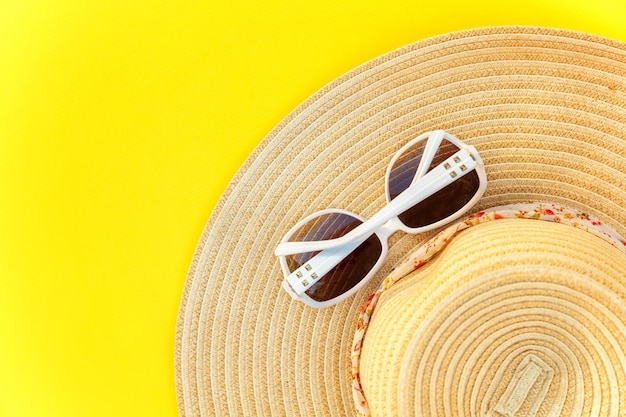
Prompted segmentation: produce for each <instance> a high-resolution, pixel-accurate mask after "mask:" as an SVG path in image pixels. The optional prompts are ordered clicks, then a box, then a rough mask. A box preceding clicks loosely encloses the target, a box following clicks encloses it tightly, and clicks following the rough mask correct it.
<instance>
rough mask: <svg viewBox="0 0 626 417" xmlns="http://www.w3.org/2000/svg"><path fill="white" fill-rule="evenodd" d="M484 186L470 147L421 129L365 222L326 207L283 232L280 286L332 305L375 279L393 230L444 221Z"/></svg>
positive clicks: (394, 164)
mask: <svg viewBox="0 0 626 417" xmlns="http://www.w3.org/2000/svg"><path fill="white" fill-rule="evenodd" d="M486 187H487V175H486V173H485V168H484V165H483V162H482V160H481V159H480V156H479V155H478V152H477V151H476V149H475V148H474V147H473V146H469V145H466V144H464V143H463V142H461V141H460V140H459V139H457V138H456V137H454V136H452V135H451V134H449V133H447V132H444V131H443V130H436V131H433V132H427V133H424V134H422V135H420V136H418V137H417V138H415V139H413V140H412V141H411V142H409V143H407V144H406V145H405V146H403V147H402V149H400V150H399V151H398V152H397V153H396V154H395V155H394V157H393V158H392V159H391V162H390V163H389V166H388V167H387V172H386V174H385V189H386V197H387V205H386V206H385V207H384V208H383V209H381V210H380V211H378V212H377V213H376V214H374V215H373V216H372V217H371V218H370V219H369V220H366V219H364V218H363V217H361V216H359V215H357V214H354V213H351V212H349V211H345V210H339V209H327V210H322V211H319V212H316V213H314V214H311V215H310V216H308V217H306V218H304V219H302V220H301V221H300V222H298V223H297V224H296V225H295V226H294V227H293V228H291V229H290V230H289V231H288V232H287V233H286V235H285V237H284V238H283V240H282V241H281V243H280V244H279V245H278V247H277V248H276V251H275V254H276V256H278V257H279V259H280V264H281V267H282V269H283V273H284V274H285V279H284V281H283V284H282V286H283V288H284V289H285V290H286V291H287V292H288V293H289V294H290V295H291V296H292V297H293V298H294V299H296V300H299V301H302V302H304V303H305V304H307V305H309V306H311V307H316V308H321V307H328V306H331V305H333V304H336V303H338V302H340V301H342V300H344V299H346V298H348V297H350V296H351V295H352V294H354V293H355V292H357V291H358V290H359V289H360V288H361V287H362V286H363V285H364V284H365V283H366V282H367V281H368V280H369V279H370V278H371V277H372V276H374V274H375V273H376V272H377V271H378V269H379V268H380V267H381V265H382V263H383V261H384V259H385V257H386V255H387V251H388V243H387V241H388V239H389V237H390V236H391V235H392V234H393V233H395V232H397V231H404V232H406V233H412V234H415V233H421V232H425V231H428V230H432V229H436V228H438V227H440V226H443V225H444V224H446V223H448V222H450V221H452V220H455V219H457V218H458V217H460V216H461V215H462V214H463V213H465V212H466V211H467V210H469V209H470V208H471V207H472V206H473V205H474V204H476V202H477V201H478V199H480V197H481V196H482V195H483V193H484V192H485V188H486Z"/></svg>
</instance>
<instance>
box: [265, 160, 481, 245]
mask: <svg viewBox="0 0 626 417" xmlns="http://www.w3.org/2000/svg"><path fill="white" fill-rule="evenodd" d="M475 167H476V161H475V160H474V159H473V158H472V157H471V156H470V154H469V153H468V152H467V151H465V150H460V151H459V152H457V153H455V154H454V155H452V156H451V157H450V158H448V159H447V160H446V161H444V162H443V163H441V164H440V165H438V166H436V167H435V168H434V169H432V170H431V171H430V172H429V173H428V174H426V175H425V176H424V177H422V178H421V179H420V180H419V181H418V182H417V183H416V184H413V185H411V186H410V187H409V188H407V189H406V190H405V191H403V192H402V193H400V194H399V195H398V196H397V197H396V198H395V199H393V200H392V201H391V202H390V203H389V204H387V206H385V207H384V208H383V209H382V210H380V211H379V212H378V213H376V214H375V215H374V216H372V218H370V219H369V220H367V221H365V222H363V223H362V224H360V225H359V226H357V227H356V228H354V229H353V230H352V231H350V232H348V233H346V234H345V235H344V236H342V237H340V238H336V239H329V240H320V241H309V242H283V243H281V244H280V245H278V247H277V248H276V251H275V254H276V256H287V255H293V254H297V253H306V252H316V251H322V250H326V249H330V248H334V247H338V246H341V245H345V244H347V243H349V242H354V241H356V240H361V241H363V240H365V237H367V236H370V235H371V234H372V233H375V232H376V230H377V229H378V228H379V227H381V226H382V225H383V224H385V223H386V222H387V221H388V220H389V219H391V218H393V217H396V216H398V215H399V214H401V213H403V212H404V211H406V210H408V209H409V208H411V207H413V206H414V205H416V204H417V203H419V202H421V201H423V200H425V199H426V198H428V197H430V196H431V195H432V194H434V193H436V192H437V191H439V190H441V189H442V188H444V187H446V186H448V185H449V184H451V183H452V182H454V181H455V180H457V179H459V178H460V177H462V176H463V175H465V174H467V173H468V172H470V171H471V170H472V169H475Z"/></svg>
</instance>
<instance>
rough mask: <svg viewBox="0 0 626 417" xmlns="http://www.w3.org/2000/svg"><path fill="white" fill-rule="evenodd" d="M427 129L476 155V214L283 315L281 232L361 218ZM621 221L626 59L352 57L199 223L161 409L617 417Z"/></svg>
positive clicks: (611, 44)
mask: <svg viewBox="0 0 626 417" xmlns="http://www.w3.org/2000/svg"><path fill="white" fill-rule="evenodd" d="M437 129H443V130H446V131H448V132H450V133H451V134H453V135H454V136H456V137H457V138H459V139H461V140H462V141H464V142H465V143H467V144H469V145H472V146H474V147H475V148H476V149H477V150H478V152H479V153H480V156H481V158H482V160H483V161H484V165H485V170H486V173H487V178H488V185H487V189H486V192H485V194H484V196H483V197H482V198H481V199H480V200H479V202H478V203H477V205H476V206H474V207H473V208H472V209H471V210H470V212H468V213H467V216H466V217H464V218H462V219H461V220H457V221H455V222H454V223H452V224H450V225H448V226H444V229H443V230H437V231H432V232H426V233H422V234H418V235H410V234H403V233H398V234H395V235H394V236H392V239H391V241H390V242H389V243H390V247H389V253H388V257H387V258H386V260H385V262H384V264H383V266H382V268H381V269H380V270H379V272H378V273H377V274H376V276H375V277H374V278H373V279H371V280H370V281H369V282H368V283H367V284H366V285H365V286H364V287H363V288H362V289H361V290H359V291H358V292H357V293H356V294H355V295H354V296H352V297H350V298H348V299H347V300H345V301H343V302H341V303H338V304H336V305H334V306H331V307H328V308H323V309H314V308H311V307H308V306H306V305H305V304H303V303H300V302H298V301H295V300H293V299H292V298H291V297H290V296H289V295H288V294H287V293H286V292H285V291H284V290H283V289H282V288H281V283H282V281H283V273H282V271H281V266H280V263H279V261H278V259H277V258H276V256H274V250H275V248H276V246H277V245H278V244H279V242H280V241H281V239H282V238H283V236H284V234H285V233H286V232H287V231H288V230H289V229H290V228H291V227H292V226H293V225H294V224H295V223H297V222H298V221H299V220H300V219H302V218H304V217H306V216H307V215H310V214H311V213H313V212H315V211H318V210H322V209H326V208H338V209H346V210H350V211H351V212H354V213H358V214H360V215H362V216H364V217H365V218H368V217H370V216H371V215H372V214H373V213H375V212H376V211H378V210H379V209H380V208H381V207H383V206H384V205H385V202H386V199H385V185H384V181H385V171H386V168H387V164H388V163H389V160H390V159H391V157H392V156H393V155H394V153H395V152H396V151H397V150H398V149H400V148H401V147H402V146H403V145H404V144H406V143H407V142H409V141H410V140H411V139H413V138H415V137H417V136H418V135H420V134H423V133H424V132H427V131H433V130H437ZM625 207H626V44H623V43H620V42H617V41H612V40H608V39H604V38H601V37H598V36H592V35H587V34H582V33H576V32H570V31H563V30H555V29H545V28H526V27H524V28H520V27H503V28H485V29H478V30H471V31H464V32H459V33H453V34H449V35H444V36H439V37H435V38H431V39H427V40H423V41H420V42H417V43H415V44H412V45H408V46H406V47H404V48H401V49H399V50H396V51H393V52H390V53H388V54H386V55H384V56H381V57H379V58H377V59H374V60H373V61H371V62H368V63H365V64H364V65H362V66H360V67H358V68H356V69H354V70H353V71H351V72H349V73H348V74H346V75H344V76H342V77H341V78H339V79H337V80H336V81H334V82H332V83H330V84H329V85H327V86H326V87H324V88H323V89H322V90H320V91H319V92H318V93H316V94H315V95H314V96H312V97H311V98H310V99H308V100H307V101H306V102H304V103H303V104H302V105H301V106H299V107H298V108H296V109H295V110H294V111H293V112H292V113H291V114H289V115H288V116H287V117H286V118H285V119H284V120H283V121H282V122H281V123H280V124H279V125H278V126H277V127H276V128H275V129H274V130H273V131H272V132H271V133H270V134H269V135H268V136H267V137H266V138H265V139H264V140H263V141H262V142H261V144H260V145H259V146H258V148H257V149H256V150H255V151H254V153H253V154H252V156H251V157H250V158H249V159H248V160H247V161H246V163H245V164H244V165H243V167H242V168H241V170H240V171H239V172H238V174H237V175H236V177H235V178H234V179H233V181H232V182H231V184H230V186H229V188H228V190H227V191H226V193H225V194H224V196H223V197H222V198H221V200H220V202H219V203H218V206H217V207H216V209H215V211H214V213H213V214H212V216H211V218H210V219H209V221H208V223H207V225H206V228H205V230H204V232H203V234H202V238H201V240H200V242H199V244H198V247H197V251H196V254H195V256H194V258H193V261H192V264H191V267H190V269H189V274H188V278H187V282H186V285H185V289H184V293H183V296H182V301H181V306H180V311H179V319H178V326H177V334H176V383H177V394H178V403H179V413H180V415H181V416H185V417H190V416H261V415H273V416H350V415H355V414H357V413H363V414H367V413H369V412H371V413H372V415H378V416H393V415H401V416H404V415H411V416H412V415H418V416H422V415H423V416H429V415H430V416H471V415H476V416H481V417H482V416H513V415H514V416H534V415H537V416H556V415H568V416H569V415H572V416H582V415H584V416H587V415H589V416H591V415H594V416H595V415H597V416H613V415H614V416H620V415H626V254H625V252H624V251H625V248H626V242H624V241H623V238H622V236H626V210H625ZM394 267H396V268H395V269H394ZM392 284H393V285H392ZM372 294H374V295H372ZM373 301H374V302H373ZM374 307H375V309H374Z"/></svg>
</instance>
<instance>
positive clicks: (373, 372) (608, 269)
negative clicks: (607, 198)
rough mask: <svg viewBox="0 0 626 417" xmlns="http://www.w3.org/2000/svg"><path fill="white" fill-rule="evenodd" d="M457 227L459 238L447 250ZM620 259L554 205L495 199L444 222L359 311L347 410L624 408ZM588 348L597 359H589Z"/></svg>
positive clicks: (486, 412) (619, 241)
mask: <svg viewBox="0 0 626 417" xmlns="http://www.w3.org/2000/svg"><path fill="white" fill-rule="evenodd" d="M522 219H524V220H525V221H522ZM528 220H539V221H538V222H530V223H531V224H530V225H529V224H528V223H529V222H528ZM547 222H549V223H551V225H550V227H546V225H541V223H547ZM496 224H497V225H496ZM479 225H482V226H479ZM553 225H556V226H557V227H556V228H554V227H552V226H553ZM470 231H471V236H468V235H467V234H468V232H470ZM581 231H582V233H580V232H581ZM461 235H463V236H464V241H465V244H464V246H463V245H452V244H451V243H452V242H455V241H456V240H457V239H458V238H459V236H461ZM574 242H579V244H578V245H577V246H574V248H571V247H572V245H573V243H574ZM455 243H456V242H455ZM448 246H450V247H448ZM568 247H569V248H568ZM444 248H445V249H444ZM570 248H571V249H570ZM449 251H452V252H454V253H453V254H450V253H447V252H449ZM598 251H602V252H603V254H604V255H605V256H603V257H600V256H598V257H596V255H595V254H596V252H598ZM442 252H443V253H442ZM444 254H445V259H441V260H438V257H439V256H444ZM625 255H626V240H625V239H624V238H623V237H622V236H620V235H619V234H618V233H616V232H615V231H613V230H612V229H611V228H609V227H607V226H606V225H604V224H603V223H602V222H601V221H599V220H597V219H593V218H592V217H590V216H589V215H588V214H586V213H583V212H578V211H575V210H571V209H567V208H564V207H562V206H558V205H555V204H545V203H534V204H515V205H510V206H500V207H495V208H492V209H488V210H485V211H481V212H478V213H475V214H472V215H470V216H468V217H466V218H465V219H464V220H462V221H459V222H457V223H455V224H452V225H450V226H448V227H446V228H445V229H444V230H442V231H441V232H439V233H438V234H437V235H436V236H434V237H433V238H432V239H430V240H428V241H427V242H426V243H425V244H423V245H421V246H420V247H419V248H418V249H417V250H415V251H414V252H413V253H411V255H410V256H409V257H408V258H407V259H406V260H405V261H404V262H402V263H401V264H400V265H399V266H398V267H397V268H395V269H394V270H393V271H392V272H391V273H390V274H389V275H388V276H387V278H385V279H384V280H383V281H382V282H381V284H380V285H379V287H378V289H377V290H376V291H375V292H374V293H373V294H372V295H371V296H370V297H369V298H368V300H367V302H366V303H365V305H364V307H363V310H362V312H361V314H360V317H359V319H358V321H357V328H356V333H355V336H354V342H353V347H352V353H351V358H352V359H351V361H352V377H353V380H352V390H353V395H354V400H355V407H356V410H357V413H358V415H361V416H370V415H445V416H460V415H480V416H509V415H516V416H517V415H533V416H535V415H544V414H537V413H538V411H539V410H540V409H541V410H544V411H545V410H551V412H552V414H550V413H548V414H545V415H587V414H584V413H583V414H579V412H582V410H585V409H589V407H591V406H595V407H596V409H597V410H598V411H601V412H600V414H594V415H610V411H611V410H613V411H615V410H618V409H619V410H621V413H623V412H624V411H626V405H625V404H624V401H623V400H622V401H621V402H620V401H619V398H620V393H621V394H622V395H623V393H624V392H625V391H626V379H625V377H626V351H625V350H624V349H626V345H625V344H623V343H622V344H620V343H619V342H620V341H624V340H626V339H624V338H626V321H623V320H625V319H626V279H624V277H626V256H625ZM561 258H563V259H568V258H569V261H567V262H563V260H562V259H561ZM607 258H608V259H607ZM459 259H460V260H461V262H460V263H459V264H457V262H459ZM473 259H475V260H476V262H474V265H473V267H468V266H467V264H469V263H472V260H473ZM607 261H610V262H607ZM603 262H606V263H608V265H605V264H603ZM433 263H437V265H431V264H433ZM422 270H423V272H418V271H422ZM405 280H406V281H407V282H403V281H405ZM398 287H402V288H398ZM598 295H600V296H598ZM435 300H438V302H436V303H435ZM379 304H380V306H379ZM598 311H600V312H601V314H599V313H598ZM374 312H376V313H375V314H374ZM573 312H577V313H576V314H574V313H573ZM585 314H586V316H585ZM602 315H606V317H602ZM374 318H375V319H374ZM602 319H606V321H607V323H606V324H605V323H602ZM598 320H599V321H598ZM370 323H371V325H370ZM444 326H447V327H446V329H445V330H442V329H443V328H444ZM370 327H371V328H370ZM615 330H618V332H617V333H615ZM609 332H610V335H612V336H611V337H610V338H609V339H611V342H612V343H610V344H609V345H608V346H605V344H606V343H607V342H606V341H605V340H604V338H605V337H608V336H609ZM616 335H621V336H620V337H621V338H622V339H621V340H620V337H618V336H616ZM485 339H487V340H489V343H481V341H484V340H485ZM593 349H598V352H594V351H593ZM390 352H391V353H390ZM594 353H596V354H598V355H600V354H602V355H605V356H606V357H607V358H608V359H606V360H605V362H606V363H602V362H600V363H594V362H589V361H588V360H587V359H588V357H589V356H593V354H594ZM429 361H431V362H429ZM566 365H567V366H566ZM364 374H365V375H364ZM615 377H619V379H618V380H617V381H619V384H621V386H619V387H615V389H613V390H610V391H609V393H608V394H605V396H606V397H607V398H604V400H603V401H601V400H600V399H599V398H597V399H593V398H594V396H593V395H591V396H590V395H588V393H593V392H594V390H600V389H601V384H602V383H610V384H613V385H616V380H614V379H612V378H615ZM411 378H413V379H411ZM603 378H604V379H603ZM363 380H364V381H363ZM407 380H409V381H410V382H411V383H407ZM364 387H367V388H364ZM580 387H584V390H582V391H581V389H580ZM470 388H471V389H470ZM390 393H393V394H394V395H390ZM583 394H585V395H583ZM416 395H418V396H419V397H420V399H421V400H420V401H418V400H417V399H415V396H416ZM589 398H591V400H589ZM584 399H587V400H584ZM622 399H623V397H622ZM616 404H619V407H618V406H617V405H616ZM565 409H567V410H570V411H572V412H573V411H574V410H576V413H574V414H562V413H563V411H564V410H565ZM619 415H623V414H619Z"/></svg>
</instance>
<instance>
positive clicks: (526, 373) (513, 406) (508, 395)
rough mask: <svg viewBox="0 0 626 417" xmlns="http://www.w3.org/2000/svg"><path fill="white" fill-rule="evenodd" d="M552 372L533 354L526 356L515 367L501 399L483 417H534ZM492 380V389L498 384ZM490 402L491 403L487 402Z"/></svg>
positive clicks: (552, 374)
mask: <svg viewBox="0 0 626 417" xmlns="http://www.w3.org/2000/svg"><path fill="white" fill-rule="evenodd" d="M553 376H554V370H553V369H552V368H551V367H550V366H549V365H548V364H547V363H545V362H544V361H542V360H541V359H539V358H538V357H537V356H535V355H533V354H529V355H528V356H526V357H525V358H524V359H523V360H522V362H521V363H520V364H519V365H518V366H517V369H516V370H515V374H514V375H513V378H512V379H511V381H510V382H509V384H508V387H507V389H506V391H505V392H504V394H503V395H502V397H500V399H499V400H498V402H497V403H496V405H495V406H494V407H493V409H491V410H489V411H488V412H487V413H486V414H484V417H531V416H536V415H537V411H538V410H539V407H540V406H541V403H542V402H543V400H544V399H545V397H546V393H547V392H548V389H549V388H550V383H551V382H552V378H553ZM500 383H501V380H498V379H494V381H493V382H492V387H490V390H489V391H490V392H493V391H495V390H492V389H491V388H495V386H496V385H498V384H500ZM488 402H491V401H488Z"/></svg>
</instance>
